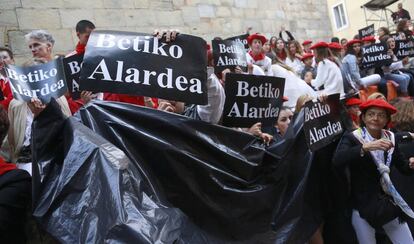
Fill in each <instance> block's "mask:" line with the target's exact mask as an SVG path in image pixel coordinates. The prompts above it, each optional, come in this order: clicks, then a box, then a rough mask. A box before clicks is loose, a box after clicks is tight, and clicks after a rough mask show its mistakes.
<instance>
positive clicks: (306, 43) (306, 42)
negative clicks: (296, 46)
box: [302, 40, 312, 46]
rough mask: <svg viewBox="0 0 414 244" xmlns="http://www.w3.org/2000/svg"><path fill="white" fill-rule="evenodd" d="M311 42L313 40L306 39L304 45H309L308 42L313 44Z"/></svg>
mask: <svg viewBox="0 0 414 244" xmlns="http://www.w3.org/2000/svg"><path fill="white" fill-rule="evenodd" d="M311 43H312V41H311V40H306V41H303V42H302V45H303V46H305V45H308V44H311Z"/></svg>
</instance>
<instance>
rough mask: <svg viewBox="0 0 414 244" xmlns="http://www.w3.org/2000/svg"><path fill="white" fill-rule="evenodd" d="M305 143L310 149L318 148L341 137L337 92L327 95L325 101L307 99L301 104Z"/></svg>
mask: <svg viewBox="0 0 414 244" xmlns="http://www.w3.org/2000/svg"><path fill="white" fill-rule="evenodd" d="M303 111H304V113H305V114H304V115H305V122H304V125H303V130H304V132H305V137H306V143H307V144H308V147H309V149H310V150H311V151H316V150H319V149H321V148H323V147H325V146H327V145H329V144H330V143H331V142H332V141H334V140H336V139H337V138H339V137H341V134H342V132H343V126H342V124H341V119H340V112H341V104H340V103H339V94H333V95H330V96H328V98H327V99H326V102H325V103H322V102H320V101H316V102H314V101H309V102H307V103H305V105H304V106H303Z"/></svg>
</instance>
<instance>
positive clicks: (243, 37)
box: [226, 34, 249, 50]
mask: <svg viewBox="0 0 414 244" xmlns="http://www.w3.org/2000/svg"><path fill="white" fill-rule="evenodd" d="M247 37H249V34H243V35H240V36H233V37H229V38H227V39H226V40H231V41H236V42H240V43H241V44H243V45H244V48H245V49H246V50H249V44H248V43H247Z"/></svg>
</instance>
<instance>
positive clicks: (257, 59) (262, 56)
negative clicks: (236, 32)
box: [249, 50, 266, 62]
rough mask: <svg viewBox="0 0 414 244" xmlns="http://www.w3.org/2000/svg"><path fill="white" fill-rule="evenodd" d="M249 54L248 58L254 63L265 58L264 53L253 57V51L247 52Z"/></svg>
mask: <svg viewBox="0 0 414 244" xmlns="http://www.w3.org/2000/svg"><path fill="white" fill-rule="evenodd" d="M249 54H250V56H251V57H252V58H253V60H254V61H255V62H257V61H260V60H262V59H264V58H265V57H266V56H265V55H264V53H260V54H258V55H254V53H253V51H252V50H250V51H249Z"/></svg>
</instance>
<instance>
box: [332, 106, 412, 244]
mask: <svg viewBox="0 0 414 244" xmlns="http://www.w3.org/2000/svg"><path fill="white" fill-rule="evenodd" d="M360 109H361V116H360V118H361V127H360V128H359V129H357V130H354V131H352V132H350V133H348V134H345V135H344V136H343V138H342V140H341V142H340V143H339V145H338V148H337V151H336V153H335V155H334V157H333V163H334V166H335V167H336V168H337V169H340V170H344V169H345V168H347V167H348V168H349V171H350V186H351V194H350V200H351V205H352V208H353V210H352V225H353V227H354V230H355V232H356V235H357V238H358V241H359V243H376V240H375V231H376V229H380V228H382V229H384V230H385V233H386V234H387V236H388V237H389V238H390V240H391V241H392V242H393V243H414V241H413V237H412V236H411V233H410V229H409V228H408V225H407V223H406V222H405V220H406V219H407V218H414V212H413V210H412V209H411V208H410V206H408V204H407V203H406V202H405V201H404V199H403V198H402V197H401V195H400V194H399V193H398V191H397V190H396V188H395V187H394V185H393V184H392V181H391V179H390V176H389V174H390V170H394V169H395V168H397V169H398V170H399V171H400V172H401V173H404V174H408V175H412V174H414V157H411V158H409V159H407V158H406V157H404V156H403V155H402V154H401V152H400V150H399V143H397V141H396V140H395V135H394V133H392V132H391V131H389V130H387V129H385V127H386V125H387V124H388V123H389V121H390V119H391V114H394V113H395V112H396V111H397V110H396V108H395V107H393V106H392V105H391V104H389V103H387V102H386V101H384V100H382V99H373V100H369V101H366V102H364V103H362V104H361V105H360ZM394 166H395V167H394Z"/></svg>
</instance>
